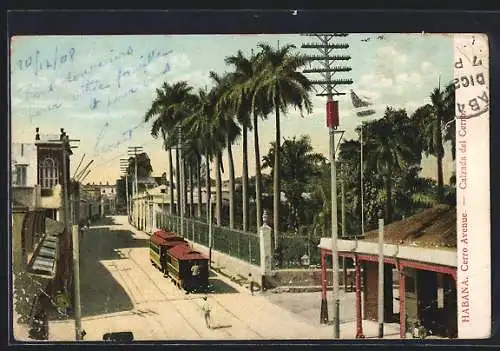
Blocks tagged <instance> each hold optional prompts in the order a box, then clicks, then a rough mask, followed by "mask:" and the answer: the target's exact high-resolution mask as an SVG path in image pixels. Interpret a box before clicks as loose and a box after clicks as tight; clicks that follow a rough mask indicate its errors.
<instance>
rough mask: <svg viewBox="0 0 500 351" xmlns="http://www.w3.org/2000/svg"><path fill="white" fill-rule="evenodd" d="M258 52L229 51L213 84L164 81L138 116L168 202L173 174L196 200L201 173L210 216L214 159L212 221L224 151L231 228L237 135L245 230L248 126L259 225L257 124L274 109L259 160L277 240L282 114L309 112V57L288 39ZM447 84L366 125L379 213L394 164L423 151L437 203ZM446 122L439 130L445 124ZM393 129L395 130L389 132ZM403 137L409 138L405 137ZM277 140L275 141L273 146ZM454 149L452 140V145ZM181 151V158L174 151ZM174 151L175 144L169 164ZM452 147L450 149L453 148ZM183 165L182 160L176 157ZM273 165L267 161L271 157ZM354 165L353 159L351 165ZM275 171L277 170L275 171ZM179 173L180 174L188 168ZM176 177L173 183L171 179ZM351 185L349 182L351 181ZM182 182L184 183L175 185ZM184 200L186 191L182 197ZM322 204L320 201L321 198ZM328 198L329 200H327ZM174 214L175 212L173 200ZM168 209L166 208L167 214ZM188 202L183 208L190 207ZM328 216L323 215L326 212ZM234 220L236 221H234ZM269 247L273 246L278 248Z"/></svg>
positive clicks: (448, 106) (416, 158)
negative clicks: (156, 152) (161, 155)
mask: <svg viewBox="0 0 500 351" xmlns="http://www.w3.org/2000/svg"><path fill="white" fill-rule="evenodd" d="M258 49H259V50H258V52H257V53H255V54H254V52H253V51H252V53H251V55H250V56H248V57H247V56H245V55H244V54H243V52H242V51H241V50H240V51H238V52H237V53H236V54H235V55H233V56H229V57H226V58H225V63H226V64H227V66H228V68H229V71H228V72H224V73H223V74H218V73H215V72H210V75H209V76H210V79H211V81H212V83H213V86H212V87H211V88H210V89H207V88H206V87H205V88H203V89H199V90H198V91H194V89H193V87H191V86H190V85H189V84H188V83H187V82H185V81H180V82H175V83H172V84H169V83H164V84H163V85H162V86H161V88H159V89H157V90H156V97H155V99H154V101H153V102H152V104H151V106H150V108H149V109H148V111H147V112H146V114H145V116H144V120H145V121H146V122H150V121H152V129H151V134H152V136H153V137H155V138H158V137H160V136H161V138H162V139H163V143H164V147H165V150H166V151H167V153H168V162H169V170H170V173H169V182H168V183H169V184H170V203H174V184H179V185H180V184H181V182H180V174H179V172H175V174H174V169H175V170H180V168H181V167H183V169H185V170H186V172H187V178H188V182H184V184H182V186H179V187H176V193H177V199H179V197H180V191H184V194H187V193H188V191H187V189H188V184H189V189H194V185H196V186H197V192H198V193H197V197H198V204H201V198H202V193H201V192H202V190H201V188H202V183H203V181H202V178H205V179H204V183H205V187H206V191H207V196H208V201H207V210H206V214H207V220H210V219H209V218H208V214H209V210H208V208H209V203H210V194H211V187H212V177H211V169H210V165H211V164H212V162H213V161H215V169H214V171H215V186H216V201H215V220H216V223H217V224H218V225H221V224H222V219H221V218H222V213H221V212H222V181H221V172H223V171H224V169H223V162H222V155H223V153H224V152H226V153H227V158H228V162H227V164H228V168H229V169H228V173H229V227H230V228H231V229H234V228H235V226H236V222H237V220H236V218H235V216H236V214H235V175H234V159H233V150H232V147H233V145H234V143H235V142H236V141H237V140H240V139H241V142H242V149H243V150H242V151H243V157H242V166H243V167H242V169H243V171H242V180H241V183H242V189H241V192H242V204H241V205H242V213H241V223H242V229H243V230H244V231H247V230H248V229H249V198H250V194H249V177H248V162H249V161H248V147H249V146H248V133H249V132H252V131H253V140H254V149H255V160H254V161H255V169H256V171H255V173H256V174H255V207H256V211H255V216H256V217H255V223H256V226H257V228H259V227H260V225H261V216H262V174H261V167H262V164H261V162H262V159H261V154H260V145H259V129H258V123H259V121H260V120H262V119H266V118H268V116H269V115H271V113H272V112H274V114H275V142H274V143H273V145H274V148H275V149H277V152H273V153H272V158H273V160H270V159H267V160H266V162H265V165H266V166H267V167H269V168H272V170H273V172H272V176H273V229H274V243H275V245H276V246H277V245H278V238H279V228H280V225H279V219H280V194H281V175H282V174H283V172H281V171H280V167H281V166H282V162H281V160H280V155H281V153H282V152H281V151H282V150H281V148H282V143H281V135H280V131H281V130H280V118H281V115H282V114H286V113H287V110H288V108H289V107H295V108H297V109H298V110H299V111H300V113H301V114H302V113H303V112H307V113H310V112H311V110H312V104H311V99H310V93H311V89H312V85H311V82H310V81H309V80H308V79H307V77H306V76H305V75H304V74H302V73H301V72H300V70H301V68H302V67H303V66H304V65H305V64H306V63H307V61H306V59H305V57H304V56H302V55H299V54H297V53H295V52H293V49H294V46H293V45H285V46H281V47H279V48H277V49H275V48H273V47H271V46H270V45H268V44H265V43H263V44H259V45H258ZM452 88H453V86H451V85H450V86H448V87H447V88H446V89H445V90H441V89H440V88H437V89H435V90H434V91H433V92H432V94H431V104H429V105H425V106H422V107H421V108H419V109H417V111H416V112H415V113H414V114H413V115H412V116H411V118H407V117H408V116H407V115H406V112H404V111H401V110H394V109H388V110H387V111H386V114H385V116H384V118H381V119H380V120H378V121H376V122H373V123H367V124H366V128H367V129H366V138H365V141H364V143H365V146H366V151H367V152H368V151H369V152H370V154H371V156H370V157H367V158H366V159H365V163H366V164H365V167H366V169H367V170H372V171H373V172H372V173H373V176H374V177H377V176H379V177H382V178H383V181H384V188H385V194H386V208H385V216H386V220H387V221H389V222H390V221H391V220H392V211H393V209H392V203H393V200H392V199H391V194H392V190H391V187H392V178H393V176H392V175H393V173H394V170H395V169H397V170H398V171H401V170H403V169H405V167H407V166H408V165H411V164H419V163H420V159H421V155H422V152H423V153H424V154H427V155H429V154H430V155H433V156H435V157H436V159H437V179H438V182H437V202H442V201H443V169H442V160H443V156H444V149H443V142H444V141H446V140H450V141H451V142H452V144H454V137H453V136H454V124H449V123H448V122H450V121H451V120H452V119H453V117H454V91H453V89H452ZM445 124H446V126H447V128H446V130H445V131H444V132H445V133H444V141H443V127H444V125H445ZM394 128H396V129H397V130H395V129H394ZM408 141H412V142H413V143H412V142H410V143H408ZM344 144H345V145H343V147H341V155H340V159H341V160H342V162H344V163H345V161H346V159H347V158H349V157H350V156H349V154H351V156H352V152H349V147H348V146H349V143H344ZM351 144H352V145H351V146H353V147H354V149H356V150H358V151H356V152H359V143H356V142H354V141H351ZM276 146H277V147H276ZM453 147H454V145H453ZM180 149H182V154H183V157H182V160H181V159H180V158H179V151H180ZM172 150H175V151H176V153H175V155H176V159H175V163H176V166H175V167H174V165H173V163H174V161H173V157H172ZM453 151H454V150H453ZM181 162H182V163H183V164H182V165H181V164H180V163H181ZM271 162H272V163H273V165H272V166H271V165H270V163H271ZM356 164H358V163H356V162H354V165H356ZM275 170H278V171H275ZM186 172H185V174H186ZM174 176H175V177H176V181H175V182H174ZM353 186H354V185H353ZM181 188H182V189H181ZM189 193H190V199H189V203H190V204H192V203H193V196H194V195H193V191H190V192H189ZM184 198H185V199H187V196H185V197H184ZM325 202H326V200H325ZM328 202H329V201H328ZM176 203H177V208H176V213H179V211H180V208H179V203H180V201H177V202H176ZM173 210H174V209H173V208H171V209H170V211H171V213H172V214H173ZM193 211H194V210H193V209H192V206H189V214H190V215H191V216H193V215H195V214H194V213H193ZM197 211H198V212H197V214H196V216H198V217H202V210H201V206H198V207H197ZM325 218H326V217H325ZM238 222H240V219H238ZM276 246H275V247H276Z"/></svg>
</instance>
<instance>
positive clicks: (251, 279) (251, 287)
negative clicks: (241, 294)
mask: <svg viewBox="0 0 500 351" xmlns="http://www.w3.org/2000/svg"><path fill="white" fill-rule="evenodd" d="M248 280H250V293H251V294H252V295H253V285H254V283H253V278H252V273H248Z"/></svg>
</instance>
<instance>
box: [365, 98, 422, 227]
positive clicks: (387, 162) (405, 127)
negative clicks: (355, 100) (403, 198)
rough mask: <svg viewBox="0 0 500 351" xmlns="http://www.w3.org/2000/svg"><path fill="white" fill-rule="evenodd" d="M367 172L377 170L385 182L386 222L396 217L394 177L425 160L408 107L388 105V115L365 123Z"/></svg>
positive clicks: (386, 113)
mask: <svg viewBox="0 0 500 351" xmlns="http://www.w3.org/2000/svg"><path fill="white" fill-rule="evenodd" d="M365 128H366V129H365V130H366V139H365V140H366V154H367V156H368V157H367V160H366V163H367V172H376V173H378V174H380V175H382V176H383V177H384V182H385V195H386V202H385V221H386V223H390V222H391V221H392V217H393V203H392V186H393V176H394V173H395V172H397V171H399V172H400V171H402V170H404V169H406V168H408V167H410V166H413V165H415V164H419V163H420V161H421V157H422V156H421V149H420V147H419V145H418V144H417V143H415V142H414V141H415V140H416V138H417V134H418V131H417V128H415V125H414V123H412V121H411V120H410V119H409V118H408V116H407V115H406V111H405V110H394V109H392V108H390V107H388V108H387V109H386V111H385V114H384V117H383V118H381V119H379V120H377V121H374V122H370V123H367V124H365Z"/></svg>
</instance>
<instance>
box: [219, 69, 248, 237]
mask: <svg viewBox="0 0 500 351" xmlns="http://www.w3.org/2000/svg"><path fill="white" fill-rule="evenodd" d="M210 78H212V80H213V82H214V83H215V87H214V94H215V97H216V100H217V102H216V119H217V124H218V127H217V128H218V129H220V131H221V133H222V134H221V136H224V137H225V141H226V145H225V147H226V149H227V157H228V164H229V227H230V228H231V229H234V214H235V213H234V212H235V206H234V198H235V179H234V157H233V150H232V144H233V143H234V142H235V141H236V139H237V138H238V137H239V135H240V133H241V129H240V128H239V126H238V125H237V124H236V122H235V121H234V119H233V115H234V114H236V112H235V108H234V107H233V106H234V105H232V101H231V100H230V99H229V98H228V96H229V94H230V92H231V88H232V79H231V78H230V77H229V75H224V76H220V75H218V74H217V73H215V72H210ZM245 135H246V134H245ZM243 153H245V151H243ZM221 157H222V155H221ZM218 163H219V164H220V165H222V161H221V160H220V161H218ZM221 186H222V185H221Z"/></svg>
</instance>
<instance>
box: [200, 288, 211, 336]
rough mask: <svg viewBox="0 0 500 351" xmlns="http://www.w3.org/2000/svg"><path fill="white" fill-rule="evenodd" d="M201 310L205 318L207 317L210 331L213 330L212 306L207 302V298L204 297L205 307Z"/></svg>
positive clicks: (206, 320)
mask: <svg viewBox="0 0 500 351" xmlns="http://www.w3.org/2000/svg"><path fill="white" fill-rule="evenodd" d="M201 310H202V312H203V316H204V317H205V324H206V325H207V328H208V329H211V328H212V326H211V317H210V311H211V310H212V308H211V306H210V304H209V303H208V301H207V297H206V296H203V306H202V307H201Z"/></svg>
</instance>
